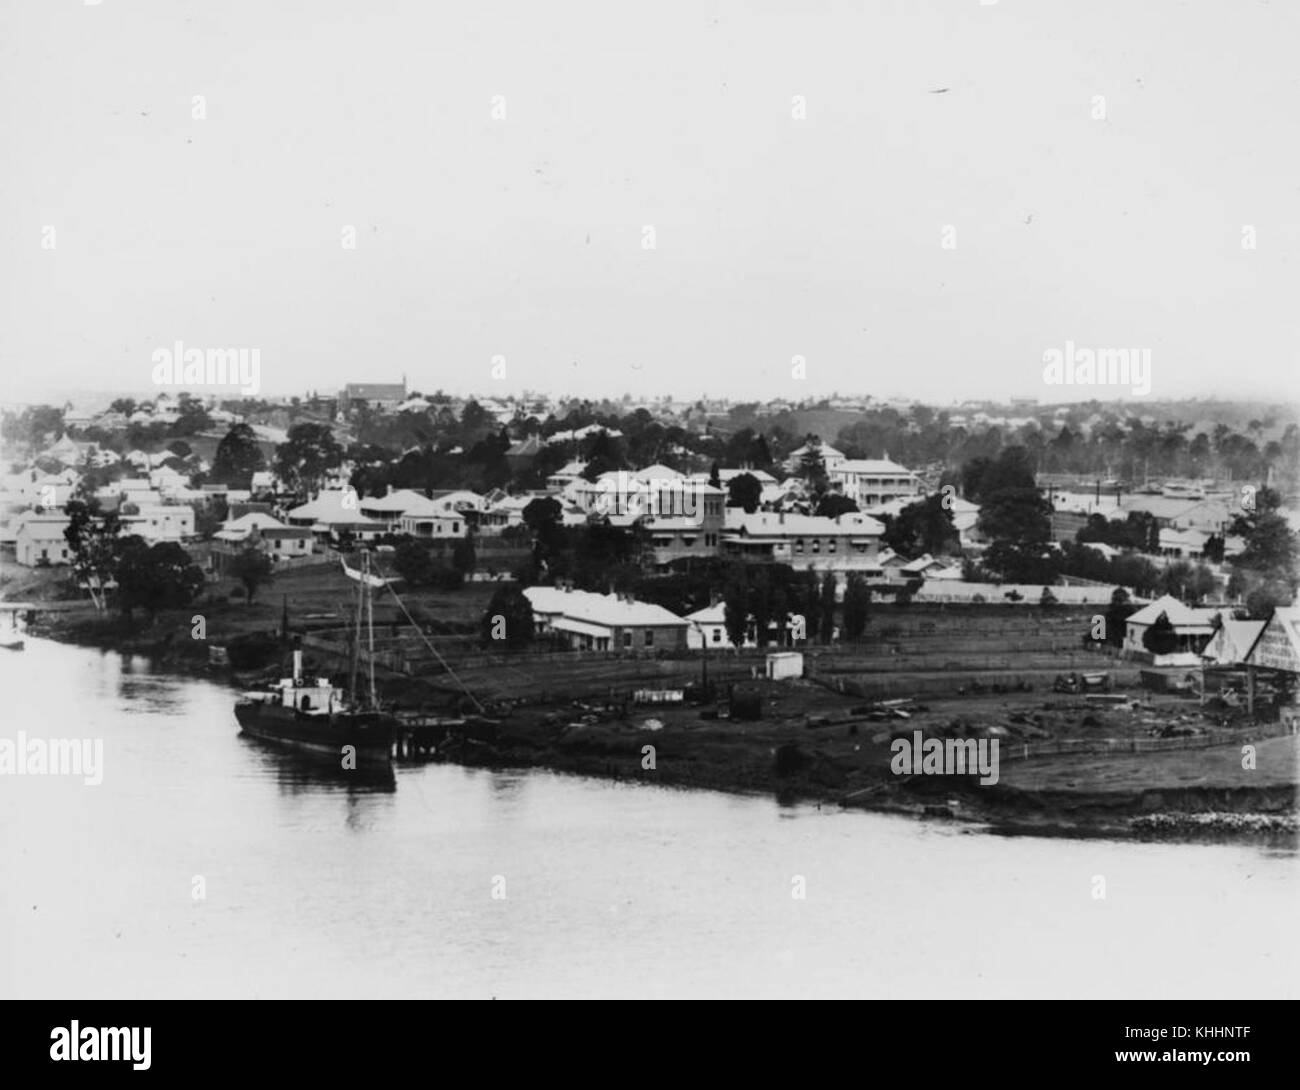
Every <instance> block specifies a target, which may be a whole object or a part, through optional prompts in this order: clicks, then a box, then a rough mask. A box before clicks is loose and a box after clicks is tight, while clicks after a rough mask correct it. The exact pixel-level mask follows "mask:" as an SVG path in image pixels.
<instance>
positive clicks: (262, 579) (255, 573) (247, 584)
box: [226, 546, 274, 605]
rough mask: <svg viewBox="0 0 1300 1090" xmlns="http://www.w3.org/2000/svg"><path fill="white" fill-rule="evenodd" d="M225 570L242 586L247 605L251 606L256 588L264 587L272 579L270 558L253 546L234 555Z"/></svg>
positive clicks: (272, 571) (272, 570)
mask: <svg viewBox="0 0 1300 1090" xmlns="http://www.w3.org/2000/svg"><path fill="white" fill-rule="evenodd" d="M226 570H227V571H228V572H229V573H230V575H231V576H232V577H233V578H234V579H237V580H238V581H239V582H240V583H241V584H242V585H243V587H244V593H245V594H246V595H247V601H248V604H249V605H252V604H253V596H254V595H255V594H256V593H257V589H258V587H264V586H266V585H267V584H269V583H270V582H271V579H272V578H273V577H274V568H273V566H272V564H271V558H270V557H269V556H267V555H266V554H265V553H264V552H262V551H261V550H260V549H258V548H256V547H253V546H250V547H249V548H247V549H245V550H243V552H241V553H238V554H236V555H235V557H234V558H233V559H232V560H231V561H230V564H229V566H228V567H227V569H226Z"/></svg>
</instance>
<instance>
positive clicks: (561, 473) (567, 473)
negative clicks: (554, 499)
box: [546, 458, 587, 492]
mask: <svg viewBox="0 0 1300 1090" xmlns="http://www.w3.org/2000/svg"><path fill="white" fill-rule="evenodd" d="M586 468H587V463H586V462H583V461H580V460H579V459H577V458H575V459H573V460H572V461H569V462H566V463H565V464H564V465H563V466H561V467H560V468H559V469H557V470H556V471H555V472H554V473H552V474H551V475H550V476H549V477H547V478H546V490H547V491H548V492H563V491H564V490H565V489H566V488H568V487H569V486H570V485H572V484H573V483H574V482H575V481H579V480H581V479H582V471H583V470H584V469H586Z"/></svg>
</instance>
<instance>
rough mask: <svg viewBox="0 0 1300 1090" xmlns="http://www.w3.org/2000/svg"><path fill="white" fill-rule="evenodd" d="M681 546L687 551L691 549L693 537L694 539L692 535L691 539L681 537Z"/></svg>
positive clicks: (693, 541) (693, 543)
mask: <svg viewBox="0 0 1300 1090" xmlns="http://www.w3.org/2000/svg"><path fill="white" fill-rule="evenodd" d="M682 545H683V546H684V547H685V548H687V549H689V548H692V547H693V546H694V545H695V537H694V535H692V536H691V537H686V536H685V535H683V536H682Z"/></svg>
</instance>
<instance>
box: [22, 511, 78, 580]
mask: <svg viewBox="0 0 1300 1090" xmlns="http://www.w3.org/2000/svg"><path fill="white" fill-rule="evenodd" d="M68 523H69V519H68V516H67V515H28V516H27V517H26V518H25V519H23V521H22V523H21V524H20V525H19V527H18V533H17V537H16V540H15V543H14V552H15V559H16V560H17V561H18V563H19V564H22V565H23V566H25V567H28V568H34V567H36V565H38V564H70V563H72V550H71V549H69V548H68V541H67V539H66V538H65V537H64V536H63V531H64V530H65V529H66V528H67V526H68Z"/></svg>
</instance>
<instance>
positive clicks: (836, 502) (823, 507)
mask: <svg viewBox="0 0 1300 1090" xmlns="http://www.w3.org/2000/svg"><path fill="white" fill-rule="evenodd" d="M857 511H858V505H857V504H856V503H854V502H853V501H852V500H851V499H849V498H848V496H842V495H840V494H839V493H838V492H827V493H826V495H824V496H822V498H821V499H820V500H818V501H817V508H816V510H815V511H814V512H813V513H814V514H817V515H821V516H822V518H828V519H833V518H839V516H840V515H852V514H856V513H857Z"/></svg>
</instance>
